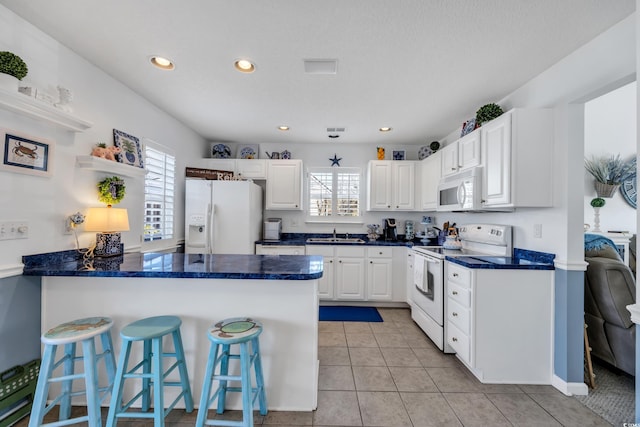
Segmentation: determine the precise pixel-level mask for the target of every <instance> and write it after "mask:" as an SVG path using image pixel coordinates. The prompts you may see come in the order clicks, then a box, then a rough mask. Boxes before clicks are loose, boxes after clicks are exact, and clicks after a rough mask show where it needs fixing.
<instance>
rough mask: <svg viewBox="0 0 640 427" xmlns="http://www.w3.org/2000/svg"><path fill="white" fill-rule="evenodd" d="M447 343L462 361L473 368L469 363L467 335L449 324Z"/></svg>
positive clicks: (469, 343) (469, 353)
mask: <svg viewBox="0 0 640 427" xmlns="http://www.w3.org/2000/svg"><path fill="white" fill-rule="evenodd" d="M447 342H448V343H449V345H450V346H451V347H452V348H453V349H454V350H455V351H456V353H457V354H458V356H459V357H460V358H461V359H462V360H464V361H465V362H466V363H467V364H468V365H469V366H471V367H473V364H472V363H471V341H470V340H469V337H468V336H467V335H465V334H464V333H463V332H462V331H461V330H460V329H458V328H456V326H455V325H453V324H451V323H449V325H448V328H447Z"/></svg>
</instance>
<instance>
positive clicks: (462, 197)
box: [456, 182, 467, 208]
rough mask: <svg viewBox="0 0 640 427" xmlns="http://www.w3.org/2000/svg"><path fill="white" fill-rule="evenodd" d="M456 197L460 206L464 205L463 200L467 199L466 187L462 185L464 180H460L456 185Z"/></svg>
mask: <svg viewBox="0 0 640 427" xmlns="http://www.w3.org/2000/svg"><path fill="white" fill-rule="evenodd" d="M456 197H457V198H458V204H459V205H460V207H461V208H462V207H464V202H465V200H466V199H467V189H466V187H465V185H464V182H461V183H460V185H458V192H457V193H456Z"/></svg>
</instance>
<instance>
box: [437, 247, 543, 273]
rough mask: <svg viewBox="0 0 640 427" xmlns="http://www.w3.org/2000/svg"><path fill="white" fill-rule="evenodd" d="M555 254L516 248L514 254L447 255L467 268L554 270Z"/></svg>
mask: <svg viewBox="0 0 640 427" xmlns="http://www.w3.org/2000/svg"><path fill="white" fill-rule="evenodd" d="M554 258H555V255H554V254H548V253H545V252H536V251H529V250H525V249H518V248H515V249H514V250H513V256H486V255H477V256H461V257H449V256H448V257H446V258H445V259H446V260H447V261H450V262H452V263H454V264H459V265H461V266H463V267H467V268H482V269H489V270H554V269H555V267H554V265H553V260H554Z"/></svg>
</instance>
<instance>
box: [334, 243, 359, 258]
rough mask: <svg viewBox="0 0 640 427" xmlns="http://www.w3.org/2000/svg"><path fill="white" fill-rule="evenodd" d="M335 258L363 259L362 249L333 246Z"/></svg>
mask: <svg viewBox="0 0 640 427" xmlns="http://www.w3.org/2000/svg"><path fill="white" fill-rule="evenodd" d="M335 248H336V256H337V257H354V258H364V248H362V247H360V248H358V247H353V246H335Z"/></svg>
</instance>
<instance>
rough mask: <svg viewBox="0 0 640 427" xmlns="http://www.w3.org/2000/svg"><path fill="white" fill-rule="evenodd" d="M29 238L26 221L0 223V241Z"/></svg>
mask: <svg viewBox="0 0 640 427" xmlns="http://www.w3.org/2000/svg"><path fill="white" fill-rule="evenodd" d="M28 238H29V223H28V222H27V221H11V222H9V221H7V222H0V240H15V239H28Z"/></svg>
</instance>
